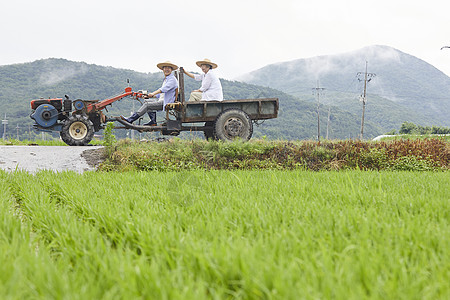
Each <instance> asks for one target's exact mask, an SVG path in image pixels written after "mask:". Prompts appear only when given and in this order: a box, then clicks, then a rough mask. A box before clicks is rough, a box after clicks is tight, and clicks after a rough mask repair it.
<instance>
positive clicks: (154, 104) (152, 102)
mask: <svg viewBox="0 0 450 300" xmlns="http://www.w3.org/2000/svg"><path fill="white" fill-rule="evenodd" d="M163 106H164V99H161V100H159V99H148V100H145V102H144V104H142V106H141V107H139V109H138V111H137V114H138V115H139V116H140V117H142V116H143V115H144V114H145V113H146V112H155V111H157V110H163Z"/></svg>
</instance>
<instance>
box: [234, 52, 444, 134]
mask: <svg viewBox="0 0 450 300" xmlns="http://www.w3.org/2000/svg"><path fill="white" fill-rule="evenodd" d="M366 61H368V72H369V73H375V74H376V77H375V78H373V79H372V80H371V81H370V82H369V83H368V86H367V92H368V93H369V95H377V96H379V97H382V98H385V99H388V100H390V101H392V102H394V103H397V104H399V105H400V106H399V107H393V110H394V111H396V112H398V109H399V108H402V107H404V109H407V110H410V111H411V112H414V113H416V114H417V116H418V120H417V121H416V122H425V123H428V124H424V125H444V126H449V125H450V118H449V117H448V116H449V115H450V78H449V77H448V76H447V75H445V74H444V73H442V72H441V71H439V70H438V69H436V68H435V67H433V66H432V65H430V64H428V63H426V62H425V61H423V60H420V59H418V58H416V57H414V56H411V55H409V54H406V53H403V52H401V51H399V50H396V49H394V48H391V47H387V46H370V47H366V48H363V49H360V50H357V51H353V52H348V53H344V54H338V55H329V56H318V57H312V58H306V59H298V60H293V61H289V62H282V63H277V64H272V65H268V66H266V67H263V68H261V69H259V70H256V71H253V72H251V73H248V74H245V75H243V76H241V77H239V80H242V81H244V82H248V83H253V84H258V85H261V86H268V87H272V88H275V89H279V90H282V91H284V92H286V93H289V94H292V95H297V96H300V95H303V96H305V95H311V88H313V87H316V86H317V84H318V81H320V86H321V87H324V88H326V89H327V90H328V91H330V92H340V93H343V94H341V95H344V94H345V93H348V94H349V95H348V96H347V97H349V96H350V95H358V94H361V93H362V90H363V82H362V81H359V80H358V77H357V73H358V72H364V71H365V62H366ZM359 78H360V79H363V75H361V76H360V77H359ZM368 117H369V118H370V115H369V116H368ZM391 118H392V116H390V115H387V116H386V120H388V119H391ZM402 121H403V120H400V123H401V122H402ZM405 121H406V119H405Z"/></svg>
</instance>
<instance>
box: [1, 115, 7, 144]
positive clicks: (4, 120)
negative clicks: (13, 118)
mask: <svg viewBox="0 0 450 300" xmlns="http://www.w3.org/2000/svg"><path fill="white" fill-rule="evenodd" d="M2 125H3V137H2V139H4V140H6V125H8V120H6V114H5V119H3V120H2Z"/></svg>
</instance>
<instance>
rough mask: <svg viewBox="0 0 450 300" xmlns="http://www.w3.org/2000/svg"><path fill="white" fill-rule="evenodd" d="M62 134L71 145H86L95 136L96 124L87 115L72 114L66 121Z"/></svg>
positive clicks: (63, 138)
mask: <svg viewBox="0 0 450 300" xmlns="http://www.w3.org/2000/svg"><path fill="white" fill-rule="evenodd" d="M60 136H61V139H62V140H63V141H64V143H66V144H67V145H69V146H84V145H87V144H88V143H89V142H90V141H91V140H92V137H93V136H94V125H93V124H92V122H91V121H90V120H89V119H88V117H87V116H83V115H75V116H71V117H70V118H69V119H67V120H66V121H65V122H64V124H63V127H62V130H61V132H60Z"/></svg>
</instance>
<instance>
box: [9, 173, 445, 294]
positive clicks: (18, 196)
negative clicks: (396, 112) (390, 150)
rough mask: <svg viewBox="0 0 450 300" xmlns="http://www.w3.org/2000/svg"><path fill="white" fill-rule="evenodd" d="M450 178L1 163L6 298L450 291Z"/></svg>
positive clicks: (382, 174)
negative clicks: (17, 167) (34, 170)
mask: <svg viewBox="0 0 450 300" xmlns="http://www.w3.org/2000/svg"><path fill="white" fill-rule="evenodd" d="M449 190H450V186H449V179H448V174H447V173H444V172H374V171H368V172H361V171H343V172H308V171H299V170H296V171H277V170H266V171H215V170H212V171H208V172H205V171H202V170H197V171H187V172H158V171H156V172H128V173H116V172H87V173H84V174H82V175H78V174H75V173H61V174H58V175H56V174H54V173H50V172H40V173H38V174H37V175H35V176H33V175H30V174H27V173H21V172H18V173H5V172H1V171H0V218H1V219H2V223H1V230H0V251H1V253H2V256H1V258H0V259H1V262H0V296H1V298H3V299H30V298H31V299H62V298H65V299H137V298H143V299H226V298H236V299H299V298H303V299H408V300H409V299H448V298H449V297H450V290H449V285H448V282H449V280H450V272H449V268H448V262H449V261H450V256H449V253H450V242H449V239H448V238H446V237H448V236H449V234H450V226H449V221H450V215H449V209H448V207H449V194H448V191H449Z"/></svg>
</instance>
